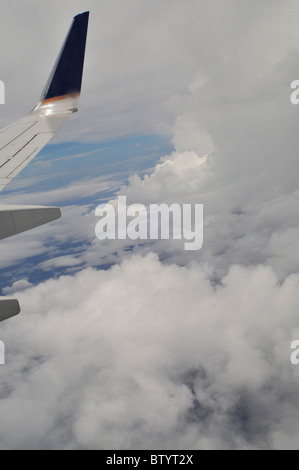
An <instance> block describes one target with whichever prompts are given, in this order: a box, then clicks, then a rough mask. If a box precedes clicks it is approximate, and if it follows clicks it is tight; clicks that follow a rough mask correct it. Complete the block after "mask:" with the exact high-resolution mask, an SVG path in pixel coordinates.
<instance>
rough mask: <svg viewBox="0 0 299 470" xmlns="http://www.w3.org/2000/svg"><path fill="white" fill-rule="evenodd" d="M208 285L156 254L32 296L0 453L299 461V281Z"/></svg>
mask: <svg viewBox="0 0 299 470" xmlns="http://www.w3.org/2000/svg"><path fill="white" fill-rule="evenodd" d="M208 274H209V273H207V272H205V271H204V270H203V269H202V268H200V267H199V266H198V265H197V264H194V265H193V266H192V267H190V268H188V269H187V268H184V267H178V266H176V265H170V266H165V265H163V264H161V263H160V262H159V261H158V260H157V258H156V257H155V256H153V255H152V254H151V255H148V256H146V257H140V256H134V257H132V258H131V259H129V260H127V261H125V262H123V263H122V264H121V265H119V266H114V267H113V268H111V269H110V270H109V271H96V270H93V269H87V270H85V271H82V272H80V273H77V274H76V275H74V276H64V277H61V278H59V279H57V280H49V281H47V282H46V283H43V284H40V285H38V286H36V287H29V288H28V289H26V290H25V291H22V292H20V293H19V294H18V296H19V298H20V300H21V303H22V305H23V312H22V315H21V316H20V317H19V318H18V320H12V321H13V322H14V325H13V326H14V328H12V323H6V324H4V327H3V329H2V333H1V334H2V338H3V339H4V340H5V342H6V343H7V344H8V345H9V348H8V351H7V363H8V366H7V367H6V368H3V369H1V375H2V383H3V389H2V399H1V401H0V415H1V419H2V420H3V422H5V423H6V425H5V426H4V427H2V430H1V431H0V442H1V448H2V449H5V448H37V449H40V448H76V449H80V448H85V449H94V448H97V449H107V448H113V449H130V448H131V449H132V448H135V449H136V448H139V449H140V448H157V449H162V448H169V449H179V448H180V449H182V448H188V449H195V448H196V449H197V448H199V449H203V448H225V449H227V448H273V449H275V448H281V447H287V446H288V445H290V446H291V447H297V446H298V442H297V438H296V435H295V434H294V433H295V431H296V432H297V431H298V428H297V425H296V421H298V419H297V418H298V417H297V415H298V399H297V393H296V390H297V382H298V373H297V369H296V368H295V367H292V366H291V365H290V363H289V355H290V350H289V344H290V341H291V339H292V338H293V337H294V335H296V333H297V332H298V331H296V327H295V326H294V325H296V324H297V323H296V318H297V315H298V302H299V297H298V295H299V291H298V285H299V277H298V274H294V275H291V276H289V277H288V278H287V279H286V280H285V282H284V283H283V284H279V283H278V280H277V277H276V275H275V274H274V272H273V271H272V270H271V268H268V267H265V266H258V267H255V268H244V267H243V268H242V267H238V266H235V267H233V268H231V270H230V272H229V273H228V275H227V276H226V277H225V278H224V279H223V284H222V285H218V286H216V287H215V286H213V285H212V284H211V282H210V280H209V275H208ZM33 410H34V413H33ZM32 413H33V416H34V417H32V418H31V419H30V416H31V415H32ZM289 416H293V418H294V419H293V424H291V426H289V423H290V421H289ZM25 423H26V432H25V428H24V425H25ZM297 435H298V434H297ZM289 437H290V440H288V439H289Z"/></svg>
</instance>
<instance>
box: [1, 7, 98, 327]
mask: <svg viewBox="0 0 299 470" xmlns="http://www.w3.org/2000/svg"><path fill="white" fill-rule="evenodd" d="M88 20H89V12H85V13H81V14H79V15H77V16H75V17H74V19H73V22H72V25H71V28H70V30H69V33H68V35H67V37H66V40H65V42H64V44H63V47H62V49H61V52H60V54H59V56H58V59H57V61H56V62H55V65H54V67H53V70H52V73H51V75H50V77H49V79H48V81H47V84H46V86H45V88H44V91H43V93H42V96H41V98H40V101H39V102H38V103H37V105H36V106H35V108H34V109H33V111H31V113H29V114H28V115H27V116H25V117H23V118H22V119H20V120H18V121H17V122H15V123H14V124H11V125H10V126H8V127H6V128H5V129H3V130H1V131H0V191H2V189H3V188H5V186H6V185H7V184H8V183H9V182H10V181H11V180H12V179H13V178H14V177H15V176H16V175H17V174H18V173H20V171H21V170H22V169H23V168H24V167H25V166H26V165H28V163H30V162H31V160H32V159H33V158H34V157H35V156H36V155H37V154H38V153H39V152H40V150H41V149H42V148H43V147H44V146H45V145H46V144H47V143H48V142H49V140H50V139H51V138H52V137H53V136H54V135H55V134H56V132H57V131H58V130H59V129H60V127H61V126H62V125H63V123H64V122H65V121H66V119H67V118H68V117H69V116H70V115H71V114H72V113H74V112H75V111H77V103H78V98H79V96H80V92H81V84H82V73H83V65H84V56H85V46H86V37H87V28H88ZM60 216H61V212H60V209H59V208H57V207H39V206H4V205H0V240H1V239H3V238H7V237H11V236H13V235H16V234H17V233H21V232H24V231H26V230H30V229H32V228H35V227H38V226H40V225H43V224H46V223H48V222H51V221H52V220H55V219H57V218H59V217H60ZM19 312H20V307H19V303H18V301H17V300H15V299H6V298H2V297H0V322H1V321H3V320H6V319H8V318H10V317H12V316H15V315H17V314H18V313H19Z"/></svg>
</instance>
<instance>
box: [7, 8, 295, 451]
mask: <svg viewBox="0 0 299 470" xmlns="http://www.w3.org/2000/svg"><path fill="white" fill-rule="evenodd" d="M1 5H2V14H1V17H0V44H1V68H0V79H1V80H3V81H4V83H5V87H6V104H5V105H0V127H1V128H2V127H4V126H6V125H8V124H10V123H11V122H13V121H14V120H15V119H17V118H19V117H21V116H22V115H24V114H26V113H27V112H29V111H30V109H32V108H33V107H34V104H35V103H36V102H37V101H38V99H39V96H40V94H41V92H42V89H43V86H44V84H45V82H46V80H47V78H48V75H49V72H50V70H51V67H52V65H53V63H54V61H55V58H56V56H57V53H58V51H59V49H60V46H61V44H62V42H63V40H64V37H65V34H66V32H67V30H68V27H69V25H70V22H71V19H72V17H73V16H74V15H75V14H77V13H79V12H82V11H86V10H90V12H91V14H90V27H89V33H88V43H87V51H86V62H85V72H84V79H83V89H82V96H81V100H80V108H79V113H76V114H75V115H74V116H71V118H70V119H69V120H68V122H67V123H66V125H65V126H64V127H63V129H61V131H60V132H59V133H58V134H57V136H55V138H54V140H53V141H52V143H51V144H49V145H48V146H47V147H46V148H45V149H44V150H43V151H42V152H41V154H40V155H39V156H38V157H37V158H36V159H35V160H34V161H33V162H32V163H31V164H30V165H29V166H28V167H27V168H26V169H25V170H24V171H23V172H22V173H21V174H20V175H19V176H18V177H17V178H16V179H15V180H14V181H13V182H12V183H11V184H10V185H9V186H8V187H7V188H6V189H5V191H3V192H2V193H1V204H10V203H11V204H20V203H21V204H45V205H58V206H59V207H61V208H62V218H61V219H60V220H58V221H56V222H54V223H51V224H49V225H47V226H44V227H41V228H39V229H36V230H33V231H30V232H27V233H24V234H21V235H18V236H17V237H14V238H11V239H8V240H3V241H2V242H1V244H0V259H1V261H2V263H1V270H0V273H1V280H0V287H1V289H2V293H3V295H15V296H16V297H17V298H18V299H19V301H20V303H21V306H22V313H21V315H20V316H18V317H15V318H13V319H11V320H9V321H7V322H4V323H2V324H1V326H0V339H1V340H2V341H4V342H5V345H6V362H7V363H6V365H5V366H1V369H0V377H1V380H0V422H1V426H0V449H2V450H3V449H149V448H151V449H153V448H155V449H161V450H162V449H173V450H175V449H234V450H236V449H267V450H270V449H298V448H299V427H298V422H299V412H298V409H299V406H298V405H299V399H298V393H297V390H298V381H299V369H298V366H297V367H296V366H294V365H292V364H291V362H290V355H291V350H290V345H291V342H292V341H294V340H296V339H299V324H298V311H299V290H298V286H299V258H298V256H297V254H298V253H299V228H298V220H299V209H298V208H299V190H298V183H297V178H298V177H297V175H298V170H299V163H298V148H299V133H298V130H297V127H298V119H299V115H298V113H299V107H297V106H294V105H292V104H291V101H290V96H291V89H290V85H291V83H292V82H293V81H294V80H296V79H299V65H298V63H299V62H298V50H299V33H298V27H297V18H298V14H299V5H298V2H295V1H292V0H286V1H285V2H283V3H282V2H280V1H276V0H272V1H271V2H270V1H268V0H260V1H256V0H253V1H249V0H210V1H207V0H197V1H193V0H188V1H187V2H186V1H185V2H183V1H182V0H159V2H158V1H156V0H154V1H152V2H146V1H145V0H128V1H127V2H122V1H121V0H112V1H111V0H110V1H109V2H108V1H98V0H97V1H83V0H82V1H78V0H72V2H71V1H69V0H65V1H64V2H58V1H56V0H53V1H52V2H45V1H42V0H39V1H37V0H31V1H30V0H26V1H24V2H22V3H21V2H18V3H17V2H16V1H15V0H10V1H9V2H8V1H6V0H2V3H1ZM119 195H125V196H126V197H127V200H128V202H129V203H130V204H133V203H140V204H145V205H148V204H151V203H162V202H164V203H167V204H171V203H180V204H183V203H193V204H196V203H199V204H203V206H204V245H203V248H202V249H201V250H200V251H198V252H191V253H190V252H186V251H185V250H184V249H183V243H182V242H180V241H173V240H169V241H167V240H155V241H148V242H142V243H141V242H140V241H139V242H138V241H137V242H136V243H133V242H132V241H131V240H107V241H104V242H100V241H99V240H98V239H97V238H96V237H95V225H96V222H97V219H96V217H95V208H96V207H97V205H98V204H100V203H103V202H107V201H110V202H112V203H113V204H115V203H116V199H117V197H118V196H119Z"/></svg>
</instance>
